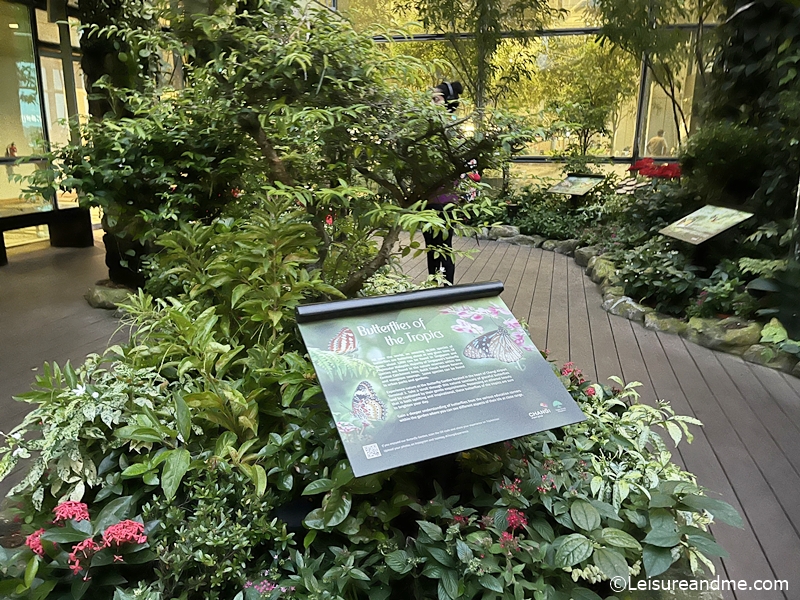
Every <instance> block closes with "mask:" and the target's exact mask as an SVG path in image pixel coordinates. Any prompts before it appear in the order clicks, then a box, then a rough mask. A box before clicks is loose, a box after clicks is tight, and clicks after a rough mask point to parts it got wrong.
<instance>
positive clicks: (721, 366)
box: [0, 238, 800, 600]
mask: <svg viewBox="0 0 800 600" xmlns="http://www.w3.org/2000/svg"><path fill="white" fill-rule="evenodd" d="M456 247H457V248H460V249H475V250H477V253H476V254H475V255H474V256H473V260H470V259H466V258H462V259H459V261H458V263H457V267H456V278H457V281H456V283H470V282H474V281H488V280H495V279H499V280H501V281H503V282H504V283H505V291H504V293H503V299H504V300H505V302H506V304H507V305H508V306H509V307H510V308H511V309H512V311H513V312H514V314H515V315H516V317H517V318H518V319H525V320H526V321H527V322H528V323H529V324H530V332H531V337H532V338H533V341H534V342H535V343H536V344H537V345H538V346H539V347H540V348H546V349H548V350H550V353H551V354H550V355H551V358H553V359H554V360H556V361H557V362H567V361H573V362H574V363H575V364H576V366H577V367H578V368H580V369H581V370H582V371H583V372H584V373H585V374H586V376H587V377H588V378H590V379H593V380H597V381H602V382H604V381H605V380H606V379H607V378H608V377H609V376H611V375H620V376H622V377H623V378H624V379H625V380H627V381H634V380H635V381H641V382H642V383H643V384H644V385H643V386H642V387H641V388H639V391H640V392H641V394H642V400H643V401H645V402H650V403H652V402H654V401H655V400H656V399H657V398H664V399H667V400H669V401H670V402H671V403H672V406H673V407H674V408H675V410H676V411H677V412H679V413H681V414H688V415H693V416H696V417H697V418H699V419H700V420H701V421H703V423H705V427H703V428H702V429H699V428H696V430H695V440H694V443H692V444H691V445H689V444H685V443H684V444H682V445H681V447H680V449H679V451H678V452H677V453H676V455H675V459H676V460H677V461H678V462H680V463H681V464H682V465H683V466H685V468H686V469H688V470H690V471H692V472H693V473H695V474H696V475H697V476H698V479H699V481H700V483H701V484H702V485H705V486H707V487H708V488H710V489H712V490H715V491H716V492H719V493H720V494H721V498H723V499H724V500H727V501H728V502H730V503H731V504H733V505H734V506H735V507H736V508H737V510H739V512H740V513H741V514H742V516H743V518H744V520H745V529H743V530H739V529H735V528H733V527H728V526H725V525H720V526H718V527H715V531H714V533H715V535H716V536H717V538H718V540H719V541H720V543H721V544H722V546H723V547H725V548H726V549H727V550H728V551H729V552H730V553H731V557H730V558H727V559H724V560H723V561H721V564H720V568H719V569H718V573H719V575H720V576H721V578H723V579H736V580H746V581H747V582H748V583H749V584H751V585H752V584H754V583H755V582H756V580H774V579H779V580H780V579H782V580H786V581H788V585H789V588H788V591H786V592H766V591H760V592H758V591H752V592H737V593H736V594H735V595H734V594H726V596H725V597H726V598H728V599H732V598H734V597H735V598H736V599H737V600H745V599H746V600H750V599H753V600H778V599H785V600H800V533H799V531H800V380H798V379H795V378H793V377H791V376H788V375H784V374H782V373H778V372H776V371H772V370H770V369H766V368H763V367H759V366H756V365H752V364H749V363H746V362H744V361H742V360H741V359H740V358H738V357H735V356H731V355H728V354H721V353H717V352H713V351H711V350H708V349H706V348H702V347H700V346H696V345H694V344H691V343H689V342H687V341H685V340H683V339H681V338H679V337H677V336H672V335H667V334H661V333H656V332H653V331H649V330H647V329H644V328H643V327H641V326H639V325H638V324H633V323H631V322H630V321H627V320H625V319H622V318H619V317H614V316H611V315H608V314H607V313H606V312H604V311H603V309H602V308H601V307H600V304H601V296H600V291H599V289H598V287H597V286H596V285H595V284H593V283H592V282H591V281H590V280H589V279H588V278H587V277H586V276H585V275H584V274H583V269H581V268H580V267H578V266H577V265H576V264H575V263H574V261H573V260H572V259H571V258H568V257H566V256H562V255H560V254H554V253H552V252H545V251H542V250H540V249H534V248H528V247H524V246H512V245H509V244H506V243H502V242H484V241H481V242H480V245H478V243H477V242H476V241H475V240H471V239H464V238H460V239H457V240H456ZM9 259H10V264H9V265H8V266H7V267H3V268H0V430H2V431H8V430H9V429H11V428H12V427H13V426H14V425H16V424H17V423H19V421H20V420H21V419H22V416H23V415H24V413H25V410H26V405H24V404H19V403H16V402H14V401H13V400H11V395H13V394H19V393H22V392H24V391H26V390H27V389H29V386H30V383H31V382H32V381H33V377H34V374H35V371H36V370H37V369H38V368H40V367H41V364H42V363H43V362H44V361H56V362H59V363H63V362H65V361H66V360H68V359H69V360H72V361H73V362H77V361H80V360H81V359H82V357H83V356H85V355H86V354H87V353H89V352H95V351H101V350H102V349H103V348H105V347H106V345H107V344H108V342H109V340H110V339H111V338H112V336H114V333H115V331H116V330H117V321H116V320H115V319H114V318H113V314H112V313H110V312H108V311H98V310H95V309H92V308H90V307H89V306H88V305H87V304H86V302H85V301H84V300H83V294H84V292H85V291H86V289H87V288H88V286H89V285H90V284H91V283H93V282H94V281H95V280H97V279H101V278H103V277H104V276H105V267H104V264H103V251H102V248H101V247H95V248H85V249H67V248H59V249H56V248H46V249H41V250H36V251H32V252H27V253H25V254H18V255H11V256H10V257H9ZM404 269H405V271H406V273H408V274H410V275H412V276H414V277H416V278H417V279H421V278H424V277H425V275H426V267H425V257H424V256H419V257H417V258H414V259H408V260H406V261H405V262H404ZM117 335H120V334H119V333H118V334H117ZM8 484H9V482H3V483H1V484H0V494H2V495H4V494H5V493H6V492H7V490H8V488H9V485H8Z"/></svg>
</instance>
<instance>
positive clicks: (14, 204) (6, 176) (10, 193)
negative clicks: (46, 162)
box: [0, 163, 53, 217]
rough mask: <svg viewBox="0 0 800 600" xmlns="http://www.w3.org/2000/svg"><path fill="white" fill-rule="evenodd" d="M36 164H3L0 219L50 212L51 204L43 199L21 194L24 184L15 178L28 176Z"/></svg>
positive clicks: (0, 179)
mask: <svg viewBox="0 0 800 600" xmlns="http://www.w3.org/2000/svg"><path fill="white" fill-rule="evenodd" d="M37 168H38V166H37V164H32V163H23V164H20V165H15V164H13V163H4V164H3V173H2V174H0V217H12V216H14V215H21V214H24V213H32V212H39V211H44V210H52V209H53V204H52V202H50V201H49V200H44V199H43V198H27V197H26V196H25V194H24V193H23V189H24V188H25V184H23V183H18V182H17V181H16V180H15V179H16V177H15V176H18V175H22V176H24V175H30V174H31V173H33V171H34V169H37Z"/></svg>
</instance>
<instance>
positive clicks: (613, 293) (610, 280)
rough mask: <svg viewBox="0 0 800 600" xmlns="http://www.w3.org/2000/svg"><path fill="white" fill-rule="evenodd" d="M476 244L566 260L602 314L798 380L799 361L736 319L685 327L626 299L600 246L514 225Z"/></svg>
mask: <svg viewBox="0 0 800 600" xmlns="http://www.w3.org/2000/svg"><path fill="white" fill-rule="evenodd" d="M478 237H479V238H483V239H488V240H496V241H500V242H506V243H508V244H514V245H518V246H532V247H534V248H541V249H542V250H549V251H551V252H557V253H559V254H564V255H567V256H571V257H573V258H574V259H575V262H576V263H577V264H578V265H579V266H581V267H585V269H586V274H587V275H588V276H589V278H590V279H591V280H592V281H593V282H595V283H596V284H598V285H599V286H600V289H601V291H602V293H603V304H602V306H603V309H604V310H606V311H607V312H609V313H611V314H612V315H617V316H620V317H624V318H626V319H628V320H630V321H635V322H637V323H641V324H642V325H643V326H644V327H645V328H647V329H651V330H653V331H660V332H663V333H672V334H675V335H679V336H680V337H683V338H686V339H687V340H689V341H691V342H694V343H695V344H697V345H699V346H704V347H706V348H710V349H712V350H719V351H722V352H728V353H730V354H736V355H737V356H741V357H742V358H743V359H744V360H746V361H748V362H752V363H754V364H758V365H763V366H766V367H770V368H772V369H777V370H780V371H783V372H785V373H790V374H792V375H794V376H795V377H800V361H798V359H797V357H796V356H793V355H791V354H788V353H786V352H781V351H779V350H776V349H774V348H772V347H769V346H767V345H764V344H761V343H760V341H761V329H762V325H761V324H759V323H756V322H755V321H747V320H745V319H739V318H737V317H728V318H725V319H702V318H699V317H692V318H690V319H689V320H688V322H687V321H684V320H681V319H677V318H675V317H670V316H668V315H664V314H661V313H658V312H656V311H655V309H653V308H650V307H649V306H644V305H643V304H640V303H639V302H636V301H635V300H634V299H632V298H630V297H629V296H626V295H625V290H624V288H623V287H622V286H621V285H620V281H619V277H618V276H617V268H616V265H615V264H614V263H613V262H611V261H610V260H609V259H607V258H603V256H602V249H601V248H600V247H599V246H584V247H580V241H579V240H575V239H572V240H548V239H547V238H544V237H542V236H539V235H522V234H520V232H519V228H518V227H515V226H513V225H499V226H495V227H491V228H484V230H483V231H482V232H481V234H480V235H479V236H478Z"/></svg>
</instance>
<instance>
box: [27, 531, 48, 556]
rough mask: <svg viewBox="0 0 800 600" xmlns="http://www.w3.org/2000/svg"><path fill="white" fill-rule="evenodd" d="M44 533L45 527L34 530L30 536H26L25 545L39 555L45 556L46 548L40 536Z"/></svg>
mask: <svg viewBox="0 0 800 600" xmlns="http://www.w3.org/2000/svg"><path fill="white" fill-rule="evenodd" d="M43 533H44V529H39V530H38V531H34V532H33V533H32V534H30V535H29V536H28V537H26V538H25V545H26V546H27V547H28V548H30V549H31V550H33V553H34V554H38V555H39V556H44V548H43V547H42V540H40V539H39V538H40V537H42V534H43Z"/></svg>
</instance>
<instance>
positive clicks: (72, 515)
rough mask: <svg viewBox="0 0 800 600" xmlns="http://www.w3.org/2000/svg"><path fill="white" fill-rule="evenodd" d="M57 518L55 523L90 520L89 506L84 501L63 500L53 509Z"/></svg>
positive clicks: (54, 520)
mask: <svg viewBox="0 0 800 600" xmlns="http://www.w3.org/2000/svg"><path fill="white" fill-rule="evenodd" d="M53 512H54V513H55V515H56V518H55V519H53V523H60V522H62V521H70V520H72V521H88V520H89V507H88V506H86V504H84V503H83V502H72V501H69V502H62V503H61V504H59V505H58V506H56V507H55V509H53Z"/></svg>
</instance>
